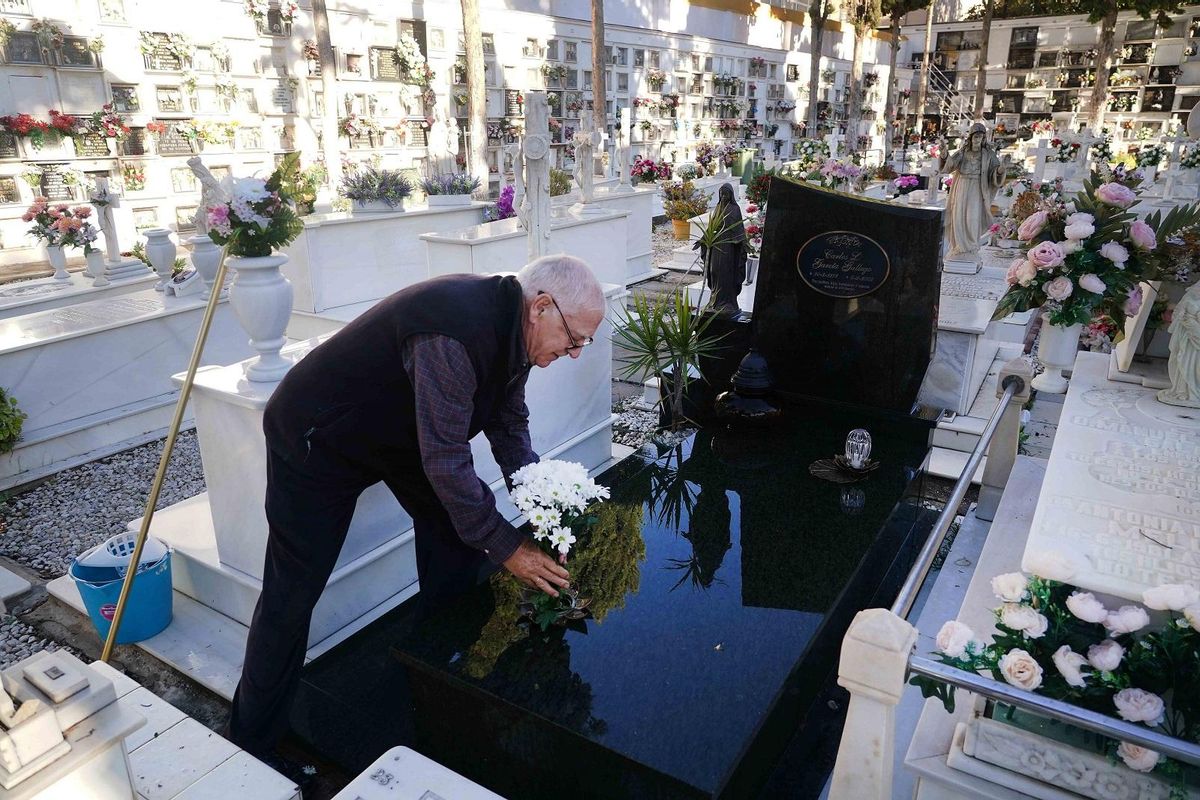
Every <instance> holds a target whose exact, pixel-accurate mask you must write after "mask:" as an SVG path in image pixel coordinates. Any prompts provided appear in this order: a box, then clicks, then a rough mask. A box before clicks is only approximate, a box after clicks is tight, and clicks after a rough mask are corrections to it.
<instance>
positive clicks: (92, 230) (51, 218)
mask: <svg viewBox="0 0 1200 800" xmlns="http://www.w3.org/2000/svg"><path fill="white" fill-rule="evenodd" d="M91 215H92V209H90V208H88V207H87V206H76V207H75V208H71V207H69V206H67V205H66V204H58V205H50V201H49V200H48V199H46V198H45V197H35V198H34V199H33V204H32V205H31V206H29V209H28V210H27V211H26V212H25V213H24V214H23V215H21V220H22V221H23V222H32V223H33V227H31V228H30V229H29V230H28V231H27V233H28V234H29V235H30V236H32V237H34V238H35V239H40V240H41V241H43V242H45V243H46V246H47V247H82V248H83V249H84V252H91V250H92V249H93V248H92V242H94V241H96V237H97V236H98V235H99V231H97V230H96V227H95V226H94V225H92V223H90V222H88V217H90V216H91Z"/></svg>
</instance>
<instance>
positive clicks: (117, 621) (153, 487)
mask: <svg viewBox="0 0 1200 800" xmlns="http://www.w3.org/2000/svg"><path fill="white" fill-rule="evenodd" d="M225 255H226V248H224V247H222V248H221V260H220V261H219V262H218V263H217V276H216V278H214V279H213V285H212V291H211V292H210V293H209V295H208V305H207V306H205V308H204V318H203V319H201V320H200V331H199V333H197V334H196V344H195V345H193V346H192V358H191V360H190V361H189V362H188V368H187V376H186V377H184V379H183V386H182V387H180V389H179V399H178V400H177V401H175V415H174V417H172V419H171V427H170V428H168V429H167V441H166V444H165V445H163V451H162V456H161V457H160V458H159V459H158V471H157V472H155V473H154V481H153V483H151V484H150V497H149V498H147V499H146V510H145V512H143V513H142V524H141V527H140V528H138V535H137V543H136V544H134V546H133V557H132V558H131V559H130V562H129V569H128V570H127V571H126V572H125V580H124V582H123V583H122V584H121V595H120V596H119V597H118V598H117V610H116V612H115V613H114V614H113V619H112V625H110V626H109V628H108V637H107V638H106V639H105V640H104V650H103V652H102V653H101V654H100V660H101V661H103V662H105V663H108V659H109V658H110V657H111V656H112V651H113V646H114V645H115V644H116V643H117V632H118V631H119V630H120V629H121V620H122V619H124V618H125V606H126V605H127V604H128V602H129V594H130V592H132V591H133V581H134V579H135V578H136V577H137V568H138V563H139V562H140V561H141V558H142V548H143V547H144V546H145V544H146V536H147V534H149V533H150V521H151V520H153V519H154V507H155V506H156V505H158V496H159V494H160V493H161V492H162V485H163V479H164V478H166V476H167V464H168V463H169V462H170V460H171V453H172V451H174V449H175V439H176V437H177V436H178V435H179V428H180V426H182V425H183V414H184V410H185V409H186V408H187V403H188V397H189V396H190V395H191V393H192V383H193V382H194V381H195V379H196V369H197V368H198V367H199V365H200V356H201V355H202V354H203V353H204V343H205V342H206V341H207V340H208V330H209V328H210V327H212V321H213V315H214V314H215V313H216V311H217V303H218V301H219V300H220V298H221V287H222V284H224V283H225ZM164 291H165V289H164ZM164 299H165V295H164Z"/></svg>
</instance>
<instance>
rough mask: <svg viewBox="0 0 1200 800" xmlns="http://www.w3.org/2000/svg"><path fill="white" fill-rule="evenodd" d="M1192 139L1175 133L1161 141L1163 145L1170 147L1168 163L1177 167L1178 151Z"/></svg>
mask: <svg viewBox="0 0 1200 800" xmlns="http://www.w3.org/2000/svg"><path fill="white" fill-rule="evenodd" d="M1191 140H1192V139H1191V137H1190V136H1188V135H1187V134H1186V133H1182V132H1181V133H1177V134H1175V135H1174V136H1172V137H1171V138H1169V139H1163V144H1168V143H1169V144H1170V145H1171V160H1170V161H1169V162H1168V163H1170V164H1172V165H1174V166H1179V151H1180V150H1181V149H1182V148H1183V146H1184V145H1185V144H1187V143H1188V142H1190V141H1191Z"/></svg>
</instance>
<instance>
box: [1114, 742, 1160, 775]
mask: <svg viewBox="0 0 1200 800" xmlns="http://www.w3.org/2000/svg"><path fill="white" fill-rule="evenodd" d="M1117 755H1119V756H1120V757H1121V760H1122V761H1124V762H1125V766H1127V767H1129V768H1130V769H1132V770H1136V771H1138V772H1149V771H1150V770H1152V769H1154V768H1155V767H1156V766H1157V765H1158V759H1159V755H1158V753H1156V752H1155V751H1153V750H1147V749H1146V748H1145V747H1139V746H1137V745H1136V744H1130V743H1129V742H1121V744H1120V745H1118V746H1117Z"/></svg>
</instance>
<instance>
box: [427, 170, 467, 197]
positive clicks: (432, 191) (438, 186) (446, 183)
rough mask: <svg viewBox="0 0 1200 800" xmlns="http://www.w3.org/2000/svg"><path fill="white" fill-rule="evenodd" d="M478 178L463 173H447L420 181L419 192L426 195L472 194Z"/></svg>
mask: <svg viewBox="0 0 1200 800" xmlns="http://www.w3.org/2000/svg"><path fill="white" fill-rule="evenodd" d="M478 189H479V178H476V177H475V176H473V175H468V174H467V173H465V172H447V173H444V174H441V175H431V176H429V177H427V178H422V179H421V191H423V192H425V194H427V195H450V194H474V193H475V192H476V191H477V190H478Z"/></svg>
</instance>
